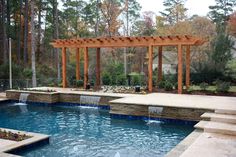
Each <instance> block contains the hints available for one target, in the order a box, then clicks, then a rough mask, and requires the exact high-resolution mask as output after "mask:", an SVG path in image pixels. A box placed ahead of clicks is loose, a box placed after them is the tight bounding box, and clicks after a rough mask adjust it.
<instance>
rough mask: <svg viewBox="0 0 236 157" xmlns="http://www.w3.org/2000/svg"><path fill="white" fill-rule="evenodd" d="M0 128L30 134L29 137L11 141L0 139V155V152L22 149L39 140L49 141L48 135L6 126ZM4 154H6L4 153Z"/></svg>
mask: <svg viewBox="0 0 236 157" xmlns="http://www.w3.org/2000/svg"><path fill="white" fill-rule="evenodd" d="M0 129H1V130H6V131H11V132H13V133H20V134H26V135H27V136H32V137H31V138H28V139H25V140H23V141H11V140H5V139H0V155H1V153H9V152H12V151H16V150H20V149H24V148H26V147H28V146H31V145H35V144H37V143H41V142H46V143H49V137H50V136H49V135H44V134H39V133H33V132H26V131H19V130H13V129H6V128H0ZM5 155H6V156H7V155H8V154H5ZM10 155H11V154H10Z"/></svg>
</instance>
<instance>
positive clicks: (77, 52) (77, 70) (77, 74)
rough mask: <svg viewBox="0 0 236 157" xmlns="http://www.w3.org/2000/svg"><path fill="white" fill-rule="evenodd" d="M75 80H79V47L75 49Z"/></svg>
mask: <svg viewBox="0 0 236 157" xmlns="http://www.w3.org/2000/svg"><path fill="white" fill-rule="evenodd" d="M76 80H77V81H78V80H80V49H79V48H77V49H76Z"/></svg>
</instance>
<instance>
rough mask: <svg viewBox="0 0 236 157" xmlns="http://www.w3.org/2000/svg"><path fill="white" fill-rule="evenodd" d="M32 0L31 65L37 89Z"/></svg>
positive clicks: (33, 80) (32, 1)
mask: <svg viewBox="0 0 236 157" xmlns="http://www.w3.org/2000/svg"><path fill="white" fill-rule="evenodd" d="M34 1H35V0H31V64H32V86H33V87H36V86H37V82H36V67H35V29H34V28H35V24H34V3H35V2H34Z"/></svg>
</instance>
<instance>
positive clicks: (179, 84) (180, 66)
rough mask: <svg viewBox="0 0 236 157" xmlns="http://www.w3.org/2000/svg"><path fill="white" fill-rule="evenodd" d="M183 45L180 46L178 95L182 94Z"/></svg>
mask: <svg viewBox="0 0 236 157" xmlns="http://www.w3.org/2000/svg"><path fill="white" fill-rule="evenodd" d="M182 53H183V52H182V45H181V44H179V45H178V94H182V90H183V89H182V80H183V62H182Z"/></svg>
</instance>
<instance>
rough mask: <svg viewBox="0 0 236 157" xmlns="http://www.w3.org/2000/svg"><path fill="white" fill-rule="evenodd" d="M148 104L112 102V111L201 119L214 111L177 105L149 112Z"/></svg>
mask: <svg viewBox="0 0 236 157" xmlns="http://www.w3.org/2000/svg"><path fill="white" fill-rule="evenodd" d="M148 107H149V106H148V105H135V104H133V105H132V104H113V103H112V104H110V108H111V109H110V113H111V114H119V115H132V116H145V117H149V116H150V117H153V118H168V119H180V120H189V121H199V120H201V118H200V116H201V115H202V114H203V113H205V112H213V111H211V110H206V109H191V108H177V107H163V110H162V112H161V113H149V109H148ZM156 107H157V106H156Z"/></svg>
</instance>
